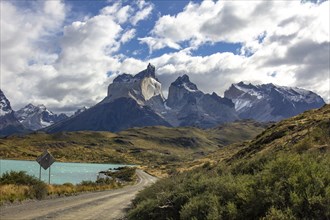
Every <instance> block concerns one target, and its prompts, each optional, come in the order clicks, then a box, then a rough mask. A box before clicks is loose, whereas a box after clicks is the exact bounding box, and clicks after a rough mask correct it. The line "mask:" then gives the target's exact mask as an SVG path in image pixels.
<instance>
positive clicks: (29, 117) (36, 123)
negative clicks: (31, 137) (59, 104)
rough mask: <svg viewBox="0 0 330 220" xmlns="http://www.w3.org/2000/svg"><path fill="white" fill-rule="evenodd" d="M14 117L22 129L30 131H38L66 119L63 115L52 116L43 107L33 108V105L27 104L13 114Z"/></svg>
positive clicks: (52, 114) (51, 113)
mask: <svg viewBox="0 0 330 220" xmlns="http://www.w3.org/2000/svg"><path fill="white" fill-rule="evenodd" d="M15 116H16V118H17V119H18V120H19V122H21V123H22V124H23V125H24V127H26V128H28V129H31V130H39V129H41V128H45V127H48V126H50V125H52V124H54V123H57V122H59V121H62V120H64V119H66V118H68V116H66V115H65V114H60V115H57V114H54V113H53V112H51V111H49V110H48V109H47V108H46V107H45V106H44V105H37V106H35V105H33V104H28V105H27V106H25V107H24V108H22V109H20V110H18V111H17V112H15Z"/></svg>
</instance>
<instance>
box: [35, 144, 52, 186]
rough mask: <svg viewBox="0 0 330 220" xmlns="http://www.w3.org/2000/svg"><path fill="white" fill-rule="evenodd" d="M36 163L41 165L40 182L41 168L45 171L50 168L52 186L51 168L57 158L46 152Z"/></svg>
mask: <svg viewBox="0 0 330 220" xmlns="http://www.w3.org/2000/svg"><path fill="white" fill-rule="evenodd" d="M36 161H37V162H38V163H39V164H40V169H39V180H41V167H42V168H44V170H47V169H48V168H49V177H48V184H50V166H51V165H52V164H53V163H54V162H55V158H54V157H53V156H52V155H51V154H50V153H49V152H48V150H45V151H44V152H43V153H42V154H41V155H40V156H39V157H37V159H36Z"/></svg>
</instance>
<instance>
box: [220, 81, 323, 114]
mask: <svg viewBox="0 0 330 220" xmlns="http://www.w3.org/2000/svg"><path fill="white" fill-rule="evenodd" d="M225 97H227V98H229V99H231V100H233V102H234V103H235V109H236V111H237V112H238V114H239V116H240V118H243V119H246V118H252V119H255V120H258V121H279V120H281V119H284V118H288V117H292V116H294V115H297V114H300V113H302V112H304V111H306V110H309V109H313V108H320V107H322V106H323V105H324V104H325V102H324V100H323V99H322V98H321V97H320V96H319V95H317V94H315V93H313V92H311V91H308V90H304V89H300V88H296V87H295V88H293V87H286V86H277V85H274V84H262V85H253V84H245V83H243V82H240V83H237V84H232V85H231V87H230V88H229V89H228V90H227V91H225Z"/></svg>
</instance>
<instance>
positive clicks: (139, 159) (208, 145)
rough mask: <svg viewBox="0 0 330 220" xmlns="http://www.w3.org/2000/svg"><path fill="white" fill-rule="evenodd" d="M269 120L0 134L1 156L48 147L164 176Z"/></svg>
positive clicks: (60, 157) (75, 158)
mask: <svg viewBox="0 0 330 220" xmlns="http://www.w3.org/2000/svg"><path fill="white" fill-rule="evenodd" d="M267 126H268V124H267V123H258V122H254V121H249V120H246V121H240V122H235V123H229V124H224V125H222V126H219V127H216V128H213V129H207V130H202V129H198V128H193V127H182V128H168V127H162V126H154V127H145V128H131V129H128V130H125V131H122V132H119V133H110V132H92V131H79V132H60V133H56V134H46V133H43V132H35V133H34V134H29V135H25V136H20V135H17V136H15V135H13V136H9V137H6V138H2V139H0V149H1V151H0V152H1V153H0V157H1V158H3V159H22V160H35V158H36V157H37V156H38V155H39V154H40V153H42V152H43V151H44V150H45V149H48V150H49V151H50V152H51V153H52V155H53V156H54V157H55V158H56V160H57V161H62V162H92V163H124V164H136V165H141V166H144V167H145V168H146V169H147V170H149V171H150V172H152V173H154V174H155V175H158V176H167V175H168V174H169V173H170V172H175V171H176V168H177V167H179V166H180V164H184V163H186V162H188V161H193V160H196V159H200V158H203V157H205V156H206V155H209V154H212V153H214V152H215V151H217V150H218V149H220V148H224V147H225V146H228V145H230V144H233V143H238V142H241V141H246V140H248V139H252V138H253V137H254V136H256V135H257V134H259V133H261V132H262V131H263V130H264V129H265V128H266V127H267Z"/></svg>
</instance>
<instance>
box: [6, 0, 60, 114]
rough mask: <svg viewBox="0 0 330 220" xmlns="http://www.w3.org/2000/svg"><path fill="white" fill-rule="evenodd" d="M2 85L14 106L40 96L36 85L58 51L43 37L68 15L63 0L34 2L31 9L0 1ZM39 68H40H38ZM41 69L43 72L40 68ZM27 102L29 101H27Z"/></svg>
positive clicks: (56, 28) (55, 30)
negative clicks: (55, 51)
mask: <svg viewBox="0 0 330 220" xmlns="http://www.w3.org/2000/svg"><path fill="white" fill-rule="evenodd" d="M0 4H1V81H0V83H1V88H2V89H3V90H4V91H5V92H6V95H7V96H8V98H9V99H10V100H11V102H12V104H13V106H14V108H15V107H17V106H20V105H22V103H23V101H34V100H39V101H40V99H39V98H38V95H37V93H36V92H35V90H36V89H35V86H36V85H37V84H38V82H39V81H41V80H42V79H43V78H44V77H45V78H47V75H48V72H49V73H50V74H54V71H52V70H50V69H47V68H43V67H47V66H48V64H49V63H51V62H53V61H54V60H55V59H56V58H57V55H56V54H55V53H53V52H54V51H53V49H54V48H53V47H52V46H51V45H47V44H46V43H45V42H44V41H43V39H44V38H46V37H49V36H51V35H53V34H54V33H57V32H58V31H59V29H60V27H61V24H62V22H63V21H64V18H65V10H66V9H65V7H64V5H63V3H62V2H61V1H46V2H35V4H33V7H32V8H30V10H26V9H22V8H18V7H16V6H15V5H14V4H13V3H12V2H10V1H1V3H0ZM38 69H40V72H39V73H37V72H38ZM41 71H42V72H41ZM26 104H27V103H26Z"/></svg>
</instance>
